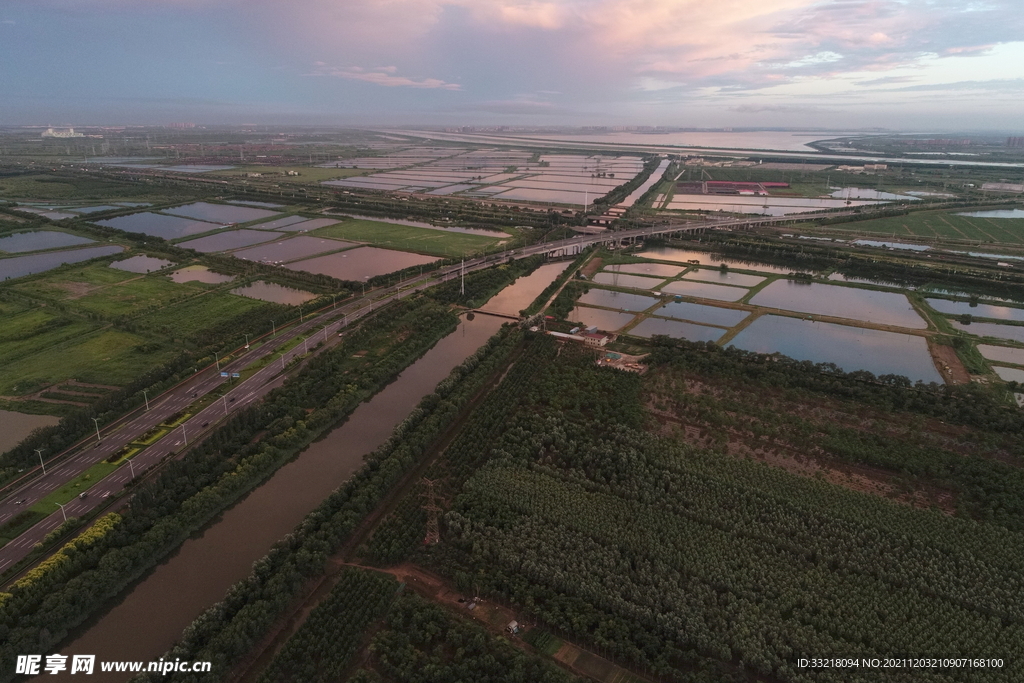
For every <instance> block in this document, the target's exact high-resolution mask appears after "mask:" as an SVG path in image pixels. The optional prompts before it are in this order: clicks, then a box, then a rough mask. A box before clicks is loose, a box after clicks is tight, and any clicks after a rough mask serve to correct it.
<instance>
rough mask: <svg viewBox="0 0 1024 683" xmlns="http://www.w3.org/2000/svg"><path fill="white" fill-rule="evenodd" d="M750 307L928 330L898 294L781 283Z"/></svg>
mask: <svg viewBox="0 0 1024 683" xmlns="http://www.w3.org/2000/svg"><path fill="white" fill-rule="evenodd" d="M750 303H751V304H753V305H755V306H765V307H767V308H781V309H784V310H787V311H796V312H798V313H810V314H813V315H829V316H834V317H837V318H849V319H851V320H863V321H865V322H872V323H878V324H880V325H895V326H897V327H906V328H909V329H913V330H923V329H925V328H927V327H928V324H927V323H926V322H925V321H924V319H923V318H922V317H921V316H920V315H918V314H917V311H915V310H914V308H913V306H911V305H910V301H909V300H908V299H907V297H906V296H905V295H903V294H897V293H895V292H879V291H875V290H871V289H857V288H855V287H841V286H839V285H826V284H821V283H818V282H813V283H806V282H795V281H793V280H777V281H775V282H773V283H771V284H770V285H768V286H767V287H765V288H764V289H762V290H761V291H760V292H758V293H757V294H756V295H755V296H754V298H753V299H751V300H750Z"/></svg>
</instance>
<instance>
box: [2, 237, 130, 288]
mask: <svg viewBox="0 0 1024 683" xmlns="http://www.w3.org/2000/svg"><path fill="white" fill-rule="evenodd" d="M120 251H124V247H119V246H116V245H112V244H111V245H107V246H102V247H86V248H85V249H71V250H68V251H48V252H46V253H44V254H30V255H28V256H16V257H14V258H5V259H0V280H9V279H12V278H16V277H24V276H25V275H33V274H35V273H43V272H45V271H47V270H53V269H54V268H57V267H58V266H62V265H64V264H65V263H78V262H80V261H88V260H89V259H93V258H98V257H100V256H110V255H111V254H116V253H118V252H120Z"/></svg>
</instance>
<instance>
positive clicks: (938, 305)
mask: <svg viewBox="0 0 1024 683" xmlns="http://www.w3.org/2000/svg"><path fill="white" fill-rule="evenodd" d="M925 301H926V302H927V303H928V305H929V306H931V307H932V308H933V309H935V310H936V311H938V312H939V313H947V314H949V315H963V314H965V313H966V314H968V315H972V316H974V317H975V318H995V319H996V320H1017V321H1020V322H1024V309H1022V308H1010V307H1009V306H995V305H993V304H971V303H969V302H967V301H950V300H949V299H925Z"/></svg>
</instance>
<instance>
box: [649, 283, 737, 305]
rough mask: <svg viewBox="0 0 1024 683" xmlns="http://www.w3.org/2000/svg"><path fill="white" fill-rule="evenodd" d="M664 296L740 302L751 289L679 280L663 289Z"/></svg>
mask: <svg viewBox="0 0 1024 683" xmlns="http://www.w3.org/2000/svg"><path fill="white" fill-rule="evenodd" d="M661 291H662V292H663V293H664V294H680V295H682V296H693V297H698V298H701V299H716V300H718V301H739V300H740V299H742V298H743V297H745V296H746V295H747V293H748V292H749V291H750V290H749V289H744V288H742V287H729V286H727V285H714V284H710V283H707V282H690V281H689V280H677V281H676V282H670V283H668V284H667V285H665V286H664V287H662V288H661Z"/></svg>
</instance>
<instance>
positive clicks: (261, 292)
mask: <svg viewBox="0 0 1024 683" xmlns="http://www.w3.org/2000/svg"><path fill="white" fill-rule="evenodd" d="M231 293H232V294H237V295H239V296H247V297H249V298H250V299H259V300H260V301H269V302H271V303H274V304H288V305H289V306H298V305H299V304H302V303H305V302H307V301H309V300H310V299H315V298H316V294H313V293H312V292H304V291H302V290H301V289H295V288H294V287H285V286H283V285H279V284H275V283H273V282H264V281H263V280H257V281H256V282H254V283H252V284H251V285H246V286H245V287H238V288H237V289H232V290H231Z"/></svg>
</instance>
